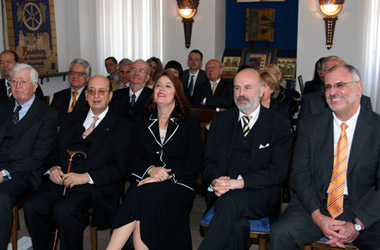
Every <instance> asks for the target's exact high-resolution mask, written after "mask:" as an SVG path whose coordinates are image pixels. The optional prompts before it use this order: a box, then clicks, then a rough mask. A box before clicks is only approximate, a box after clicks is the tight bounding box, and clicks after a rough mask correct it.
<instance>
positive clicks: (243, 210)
mask: <svg viewBox="0 0 380 250" xmlns="http://www.w3.org/2000/svg"><path fill="white" fill-rule="evenodd" d="M261 95H262V84H261V79H260V74H259V73H258V72H257V71H256V70H254V69H244V70H242V71H240V72H239V73H238V74H237V75H236V77H235V79H234V100H235V104H236V106H237V108H233V109H230V110H227V111H224V112H222V113H220V114H218V115H217V116H216V117H215V119H214V120H213V122H212V123H211V128H210V133H209V136H208V142H207V148H206V155H205V158H204V172H203V179H204V183H206V185H208V187H209V188H208V191H209V194H210V195H213V198H215V200H216V201H215V215H214V217H213V219H212V221H211V223H210V226H209V228H208V232H207V235H206V237H205V239H204V240H203V242H202V244H201V246H200V248H199V249H201V250H205V249H246V248H247V246H248V243H249V232H250V230H249V223H248V220H250V219H261V218H264V217H267V216H269V219H270V221H274V219H275V218H276V217H277V216H278V215H279V213H280V185H281V183H282V182H283V181H284V180H285V178H286V176H287V171H288V166H289V160H290V149H291V143H292V134H291V132H290V129H289V127H290V124H289V121H288V120H286V118H284V117H282V116H280V115H279V114H277V113H275V112H274V111H271V110H268V109H266V108H264V107H263V106H261V105H260V96H261Z"/></svg>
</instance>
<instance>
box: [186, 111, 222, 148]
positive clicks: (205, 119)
mask: <svg viewBox="0 0 380 250" xmlns="http://www.w3.org/2000/svg"><path fill="white" fill-rule="evenodd" d="M191 113H192V114H195V115H196V116H198V118H199V121H200V122H201V134H202V143H203V152H204V151H205V132H206V129H207V128H206V127H207V125H208V124H210V122H211V121H212V119H213V118H214V116H215V115H216V114H217V113H218V112H216V111H215V110H210V109H197V108H192V109H191Z"/></svg>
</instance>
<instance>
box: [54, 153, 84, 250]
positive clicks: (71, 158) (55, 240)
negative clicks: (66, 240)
mask: <svg viewBox="0 0 380 250" xmlns="http://www.w3.org/2000/svg"><path fill="white" fill-rule="evenodd" d="M66 152H67V154H68V155H69V157H70V158H69V164H68V165H67V172H66V174H68V173H70V171H71V163H72V161H73V157H74V155H76V154H81V155H83V157H84V159H87V154H86V153H85V152H83V151H71V150H66ZM66 189H67V187H66V186H65V187H64V188H63V193H62V196H65V195H66ZM57 239H58V227H57V228H56V229H55V233H54V242H53V250H55V248H56V247H57Z"/></svg>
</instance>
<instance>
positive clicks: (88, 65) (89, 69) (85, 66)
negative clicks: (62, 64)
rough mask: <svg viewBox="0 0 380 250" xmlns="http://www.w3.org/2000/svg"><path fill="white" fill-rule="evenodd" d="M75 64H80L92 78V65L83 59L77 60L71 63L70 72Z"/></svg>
mask: <svg viewBox="0 0 380 250" xmlns="http://www.w3.org/2000/svg"><path fill="white" fill-rule="evenodd" d="M74 64H80V65H82V66H83V67H84V68H85V69H86V75H87V76H91V65H90V64H89V63H88V62H87V61H86V60H84V59H82V58H75V59H74V60H73V61H72V62H71V63H70V70H71V68H72V67H73V65H74Z"/></svg>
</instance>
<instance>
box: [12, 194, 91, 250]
mask: <svg viewBox="0 0 380 250" xmlns="http://www.w3.org/2000/svg"><path fill="white" fill-rule="evenodd" d="M25 201H26V198H24V199H22V200H21V201H19V202H17V203H16V205H14V207H13V208H12V211H13V224H12V230H11V242H12V249H17V241H18V230H19V229H20V218H19V214H18V210H19V209H21V208H23V206H24V203H25ZM85 216H86V217H88V218H89V222H90V241H91V250H97V249H98V231H97V227H92V226H91V221H92V211H91V210H88V211H86V213H85Z"/></svg>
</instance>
